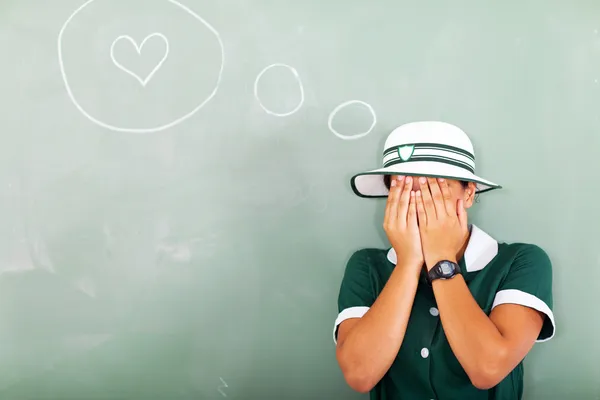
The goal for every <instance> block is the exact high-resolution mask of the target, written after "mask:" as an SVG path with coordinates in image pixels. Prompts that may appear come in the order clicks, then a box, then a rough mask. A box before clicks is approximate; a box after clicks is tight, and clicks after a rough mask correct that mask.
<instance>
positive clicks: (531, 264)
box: [498, 242, 552, 272]
mask: <svg viewBox="0 0 600 400" xmlns="http://www.w3.org/2000/svg"><path fill="white" fill-rule="evenodd" d="M498 253H499V255H500V256H501V257H502V258H503V260H504V261H505V262H506V263H507V264H509V269H510V270H513V269H521V268H528V269H536V270H539V271H546V272H551V271H552V261H551V260H550V256H549V255H548V253H547V252H546V250H544V249H543V248H542V247H541V246H539V245H537V244H534V243H524V242H514V243H499V244H498Z"/></svg>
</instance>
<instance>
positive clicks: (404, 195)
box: [398, 176, 412, 222]
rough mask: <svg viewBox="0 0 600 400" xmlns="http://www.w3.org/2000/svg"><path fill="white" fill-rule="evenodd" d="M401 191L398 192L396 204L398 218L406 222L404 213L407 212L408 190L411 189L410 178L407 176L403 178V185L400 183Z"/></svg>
mask: <svg viewBox="0 0 600 400" xmlns="http://www.w3.org/2000/svg"><path fill="white" fill-rule="evenodd" d="M402 186H403V188H402V192H401V193H400V200H399V204H398V219H399V220H400V221H404V222H406V220H407V219H406V214H407V213H408V205H409V203H410V191H411V189H412V178H411V177H410V176H407V177H405V178H404V185H402Z"/></svg>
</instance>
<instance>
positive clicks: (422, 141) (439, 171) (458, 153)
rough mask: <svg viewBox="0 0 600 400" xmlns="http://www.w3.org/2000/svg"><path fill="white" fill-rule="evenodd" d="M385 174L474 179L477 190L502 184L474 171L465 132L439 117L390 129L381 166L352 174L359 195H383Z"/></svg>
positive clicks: (353, 186) (481, 191)
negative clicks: (440, 119)
mask: <svg viewBox="0 0 600 400" xmlns="http://www.w3.org/2000/svg"><path fill="white" fill-rule="evenodd" d="M385 175H411V176H432V177H441V178H447V179H456V180H461V181H470V182H475V183H476V186H477V189H476V192H477V193H483V192H487V191H489V190H492V189H500V188H501V187H502V186H500V185H498V184H496V183H494V182H490V181H488V180H486V179H483V178H480V177H479V176H477V175H475V152H474V151H473V144H472V143H471V140H470V139H469V137H468V136H467V134H466V133H465V132H464V131H463V130H462V129H460V128H458V127H456V126H454V125H452V124H449V123H446V122H439V121H420V122H411V123H408V124H404V125H401V126H399V127H398V128H396V129H394V130H393V131H392V133H390V135H389V136H388V138H387V140H386V141H385V146H384V150H383V168H379V169H375V170H372V171H367V172H362V173H360V174H357V175H355V176H353V177H352V179H351V181H350V183H351V185H352V190H353V191H354V193H356V194H357V195H358V196H361V197H386V196H387V195H388V192H389V191H388V189H387V187H386V186H385V183H384V181H383V177H384V176H385Z"/></svg>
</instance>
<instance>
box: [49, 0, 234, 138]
mask: <svg viewBox="0 0 600 400" xmlns="http://www.w3.org/2000/svg"><path fill="white" fill-rule="evenodd" d="M95 1H96V0H87V1H86V2H85V3H83V4H82V5H81V6H79V8H78V9H76V10H75V11H74V12H73V13H72V14H71V15H70V16H69V18H67V21H66V22H65V23H64V24H63V26H62V27H61V29H60V32H59V34H58V63H59V66H60V72H61V76H62V79H63V82H64V84H65V89H66V91H67V94H68V96H69V98H70V99H71V101H72V102H73V104H74V105H75V107H76V108H77V109H78V110H79V112H81V113H82V114H83V115H84V116H85V117H86V118H87V119H89V120H90V121H91V122H93V123H95V124H96V125H98V126H101V127H102V128H105V129H108V130H111V131H116V132H127V133H152V132H159V131H163V130H166V129H169V128H172V127H174V126H176V125H178V124H180V123H182V122H184V121H185V120H187V119H189V118H190V117H192V116H193V115H194V114H196V113H197V112H198V111H200V109H202V108H203V107H204V106H205V105H206V104H207V103H208V102H209V101H211V100H212V99H213V97H215V95H216V94H217V91H218V90H219V86H220V85H221V79H222V76H223V67H224V66H225V47H224V45H223V41H222V40H221V35H220V34H219V32H218V31H217V30H216V29H215V28H214V27H213V26H212V25H211V24H209V23H208V22H207V21H206V20H205V19H204V18H202V17H201V16H200V15H198V14H197V13H195V12H194V11H192V10H191V9H190V8H188V7H187V6H185V5H183V4H182V3H180V2H178V1H176V0H164V1H167V2H168V3H170V4H172V5H174V6H176V7H179V8H180V9H181V10H183V11H185V12H186V13H188V14H189V15H191V16H192V17H193V18H194V19H196V20H197V21H198V22H200V23H201V24H203V25H204V26H205V27H206V28H207V29H208V30H209V31H210V32H211V33H212V35H214V37H215V38H216V40H217V42H218V44H219V50H220V53H221V57H220V67H219V72H218V75H217V79H216V82H215V85H214V88H213V90H212V91H211V92H210V94H209V95H208V96H207V97H206V98H204V99H202V100H201V102H200V103H199V104H197V105H196V106H195V107H194V108H193V109H192V110H191V111H189V112H187V113H186V114H184V115H182V116H180V117H179V118H177V119H174V120H172V121H171V122H169V123H165V124H162V125H158V126H154V127H150V128H127V127H122V126H116V125H113V124H110V123H107V122H104V121H101V120H100V119H98V118H96V117H94V116H93V115H92V114H91V113H90V112H88V111H87V110H86V109H85V108H84V107H83V106H82V105H81V104H80V102H79V101H78V100H77V98H76V97H75V95H74V93H73V90H72V88H71V86H70V85H69V80H68V77H67V73H66V70H65V65H64V57H63V38H64V33H65V31H66V29H67V28H68V27H69V25H70V24H71V22H72V21H73V20H74V19H75V18H76V17H77V15H79V14H80V13H81V12H82V11H83V10H84V9H85V8H86V7H88V6H89V5H90V4H92V3H93V2H95ZM153 37H161V38H162V39H163V40H164V42H165V44H166V50H165V53H164V55H163V57H162V59H161V60H160V62H159V63H158V64H157V65H155V67H154V69H153V70H152V71H151V72H150V74H149V75H147V76H146V77H145V78H140V77H139V76H138V75H137V74H135V73H133V72H131V71H130V70H129V69H127V68H125V67H124V66H123V65H121V64H119V63H118V61H116V60H115V57H114V55H113V48H114V46H115V44H116V43H117V42H118V41H121V40H128V41H129V42H131V43H132V44H133V45H134V47H135V50H136V51H137V52H138V54H141V52H142V48H143V46H144V44H145V42H146V41H147V40H149V39H150V38H153ZM168 46H169V44H168V40H167V38H166V37H165V36H164V35H162V34H160V33H154V34H152V35H150V36H148V37H146V38H145V39H144V40H143V41H142V43H141V44H140V45H139V46H138V45H137V43H136V42H135V41H134V40H133V39H132V38H131V37H130V36H128V35H126V34H124V35H122V36H119V37H117V38H116V39H115V41H114V42H113V45H112V46H111V50H110V56H111V57H112V59H113V62H114V63H115V65H116V66H117V67H118V68H120V69H121V70H122V71H124V72H126V73H128V74H130V75H132V76H133V77H134V78H136V79H137V80H138V81H139V82H140V83H141V84H142V86H146V84H147V83H148V82H149V81H150V80H151V79H152V78H153V76H154V75H155V74H156V72H158V70H159V69H160V67H161V66H162V64H163V63H164V62H165V60H166V59H167V56H168V51H169V50H168V48H169V47H168Z"/></svg>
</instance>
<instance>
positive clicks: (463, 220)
mask: <svg viewBox="0 0 600 400" xmlns="http://www.w3.org/2000/svg"><path fill="white" fill-rule="evenodd" d="M456 213H457V214H458V221H459V222H460V226H461V228H462V229H463V230H467V229H469V228H468V222H467V210H465V202H464V200H463V199H459V200H458V203H457V210H456Z"/></svg>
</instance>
